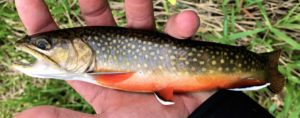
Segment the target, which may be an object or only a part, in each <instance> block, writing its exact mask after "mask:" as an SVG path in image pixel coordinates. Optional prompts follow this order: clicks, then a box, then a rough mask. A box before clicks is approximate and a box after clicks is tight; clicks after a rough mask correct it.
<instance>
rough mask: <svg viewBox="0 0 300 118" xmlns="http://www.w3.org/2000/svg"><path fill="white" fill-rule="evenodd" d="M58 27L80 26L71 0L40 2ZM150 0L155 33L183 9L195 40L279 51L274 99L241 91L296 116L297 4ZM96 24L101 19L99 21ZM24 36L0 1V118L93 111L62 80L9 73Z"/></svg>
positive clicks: (299, 110) (10, 5) (121, 21)
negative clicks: (28, 112)
mask: <svg viewBox="0 0 300 118" xmlns="http://www.w3.org/2000/svg"><path fill="white" fill-rule="evenodd" d="M45 1H46V3H47V5H48V7H49V9H50V11H51V14H52V15H53V17H54V19H55V21H56V22H57V23H58V24H59V26H60V28H68V27H76V26H84V25H85V24H84V21H83V19H82V17H81V16H80V10H79V6H78V3H77V0H45ZM174 1H175V0H155V1H154V2H153V3H154V9H155V18H156V24H157V29H158V30H162V29H163V27H164V24H165V22H166V21H167V18H168V17H169V16H170V15H172V14H174V13H178V12H180V11H181V10H184V9H192V10H194V11H196V12H197V13H198V15H199V17H200V19H201V27H200V28H199V30H198V32H197V35H196V36H195V37H194V38H195V39H197V40H205V41H213V42H219V43H224V44H231V45H243V46H246V47H247V48H248V49H249V50H252V51H254V52H258V53H260V52H267V51H273V50H276V49H283V50H284V53H283V54H282V56H281V58H280V66H279V70H280V72H281V73H282V74H283V75H284V76H285V77H286V86H285V88H284V90H283V92H281V93H280V94H277V95H275V94H272V93H271V92H269V91H268V90H266V89H263V90H260V91H252V92H247V94H248V95H249V96H251V97H252V98H253V99H255V100H256V101H257V102H258V103H259V104H261V105H262V106H263V107H264V108H266V109H267V110H268V111H269V112H270V113H272V114H273V115H274V116H276V117H279V118H286V117H290V118H296V117H300V92H298V91H300V86H299V85H300V43H299V42H300V8H299V5H300V2H299V1H298V0H267V1H263V0H178V1H177V2H174ZM110 6H111V8H112V10H113V15H114V17H115V20H116V21H117V23H118V25H119V26H126V21H125V11H124V3H123V1H121V0H111V1H110ZM99 20H101V19H99ZM25 34H26V30H25V29H24V26H23V25H22V23H21V21H20V19H19V17H18V14H17V12H16V8H15V6H14V2H13V0H0V117H1V118H9V117H12V115H14V114H15V113H17V112H20V111H22V110H24V109H28V108H30V107H33V106H38V105H55V106H59V107H65V108H70V109H74V110H78V111H82V112H87V113H94V111H93V109H92V108H91V107H90V106H89V105H88V104H87V103H86V102H85V101H84V100H83V99H82V98H81V97H80V96H79V95H78V94H77V93H76V92H75V91H74V90H73V89H72V88H70V87H69V86H68V85H67V84H66V83H65V82H64V81H59V80H43V79H34V78H30V77H28V76H25V75H22V74H21V73H18V72H15V71H13V70H12V69H11V68H10V65H11V63H12V62H14V61H16V60H22V59H28V58H30V57H29V56H28V55H26V54H24V53H20V52H17V51H15V49H14V43H15V41H16V40H17V39H19V38H21V37H22V36H24V35H25Z"/></svg>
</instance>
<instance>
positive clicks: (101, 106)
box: [15, 0, 214, 118]
mask: <svg viewBox="0 0 300 118" xmlns="http://www.w3.org/2000/svg"><path fill="white" fill-rule="evenodd" d="M15 2H16V7H17V10H18V13H19V16H20V18H21V20H22V22H23V24H24V26H25V27H26V29H27V31H28V34H29V35H31V34H35V33H39V32H45V31H50V30H56V29H58V26H57V24H56V23H55V22H54V20H53V18H52V17H51V15H50V13H49V10H48V8H47V7H46V5H45V3H44V2H43V0H26V1H25V0H16V1H15ZM79 5H80V9H81V12H82V15H83V17H84V19H85V21H86V24H87V25H92V26H94V25H100V26H103V25H116V23H115V21H114V19H113V17H112V14H111V10H110V8H109V6H108V3H107V1H106V0H79ZM125 9H126V19H127V27H130V28H139V29H152V30H154V29H155V23H154V16H153V8H152V1H151V0H126V1H125ZM198 27H199V18H198V17H197V15H196V14H195V13H194V12H192V11H184V12H181V13H179V14H176V15H173V16H171V17H170V19H169V20H168V22H167V24H166V28H165V32H166V33H167V34H169V35H171V36H173V37H176V38H179V39H184V38H187V37H190V36H192V35H193V34H194V33H195V32H196V31H197V29H198ZM67 82H68V84H70V85H71V86H72V87H73V88H74V89H75V90H76V91H77V92H78V93H79V94H80V95H81V96H83V98H84V99H85V100H86V101H87V102H88V103H89V104H90V105H91V106H92V107H93V108H94V110H95V111H96V114H95V115H92V114H86V113H81V112H77V111H73V110H68V109H65V108H57V107H53V106H39V107H34V108H31V109H28V110H25V111H23V112H21V113H19V114H18V115H16V117H17V118H27V117H30V118H32V117H42V118H45V117H46V118H48V117H49V118H64V117H81V118H94V117H164V118H166V117H172V118H174V117H188V116H189V115H190V114H191V113H192V112H193V111H194V110H195V109H196V108H197V107H198V106H199V105H200V104H201V103H203V102H204V101H205V100H206V99H207V98H208V97H209V96H211V95H212V94H213V93H214V92H198V93H187V94H175V95H174V102H175V105H171V106H163V105H161V104H160V103H159V102H158V101H157V100H156V99H155V97H154V95H153V94H142V93H131V92H124V91H118V90H112V89H108V88H103V87H100V86H97V85H93V84H89V83H85V82H81V81H67Z"/></svg>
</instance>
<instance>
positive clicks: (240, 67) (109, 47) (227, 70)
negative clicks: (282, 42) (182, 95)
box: [19, 27, 284, 92]
mask: <svg viewBox="0 0 300 118" xmlns="http://www.w3.org/2000/svg"><path fill="white" fill-rule="evenodd" d="M41 39H43V40H45V41H47V42H48V43H47V44H48V45H50V47H48V48H47V46H45V45H40V43H39V41H40V40H41ZM19 44H20V45H25V44H26V45H31V47H37V48H39V49H35V50H36V51H38V52H41V53H43V54H45V55H47V57H48V58H51V62H53V63H55V64H56V68H63V69H62V70H64V71H66V72H68V73H90V74H89V76H91V77H92V79H93V80H95V81H96V84H98V85H100V86H104V87H109V88H113V89H119V90H125V91H133V92H156V91H161V90H165V89H166V88H167V89H170V90H171V91H174V92H192V91H204V90H213V89H227V88H240V87H249V86H258V85H263V84H266V83H270V84H271V85H270V86H269V88H270V90H271V91H273V92H279V91H280V90H281V89H282V87H283V83H284V82H283V77H282V76H281V75H280V74H279V73H278V71H277V64H278V58H279V56H280V51H275V52H271V53H263V54H256V53H253V52H251V51H248V50H247V49H246V48H244V47H237V46H229V45H223V44H217V43H212V42H202V41H194V40H177V39H175V38H173V37H171V36H169V35H166V34H163V33H159V32H156V31H145V30H136V29H127V28H120V27H80V28H71V29H63V30H57V31H51V32H46V33H41V34H36V35H33V36H31V37H27V38H24V39H23V40H22V41H20V42H19ZM27 47H30V46H27ZM46 52H47V53H46ZM54 52H55V53H54ZM48 60H49V59H48ZM97 73H98V74H97ZM101 73H102V74H101ZM103 73H106V74H103ZM83 81H84V80H83Z"/></svg>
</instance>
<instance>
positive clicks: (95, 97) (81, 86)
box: [67, 80, 107, 113]
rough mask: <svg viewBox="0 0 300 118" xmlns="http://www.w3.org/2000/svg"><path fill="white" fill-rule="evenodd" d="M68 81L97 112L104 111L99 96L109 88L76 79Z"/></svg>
mask: <svg viewBox="0 0 300 118" xmlns="http://www.w3.org/2000/svg"><path fill="white" fill-rule="evenodd" d="M67 83H68V84H69V85H70V86H72V88H73V89H75V91H76V92H78V93H79V94H80V95H81V96H82V97H83V98H84V99H85V100H86V101H87V102H88V103H89V104H90V105H91V106H92V107H93V108H94V109H95V111H96V113H101V112H102V111H103V109H102V108H103V105H102V104H101V102H102V101H101V100H100V99H99V98H101V97H100V96H101V95H103V91H104V90H106V89H107V88H103V87H101V86H98V85H95V84H90V83H86V82H82V81H76V80H68V81H67Z"/></svg>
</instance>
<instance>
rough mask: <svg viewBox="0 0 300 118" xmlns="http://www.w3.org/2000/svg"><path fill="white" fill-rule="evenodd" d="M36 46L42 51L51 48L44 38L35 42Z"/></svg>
mask: <svg viewBox="0 0 300 118" xmlns="http://www.w3.org/2000/svg"><path fill="white" fill-rule="evenodd" d="M36 46H37V47H38V48H40V49H42V50H49V49H50V48H51V45H50V43H49V42H48V41H47V40H46V39H44V38H42V39H39V40H37V41H36Z"/></svg>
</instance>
